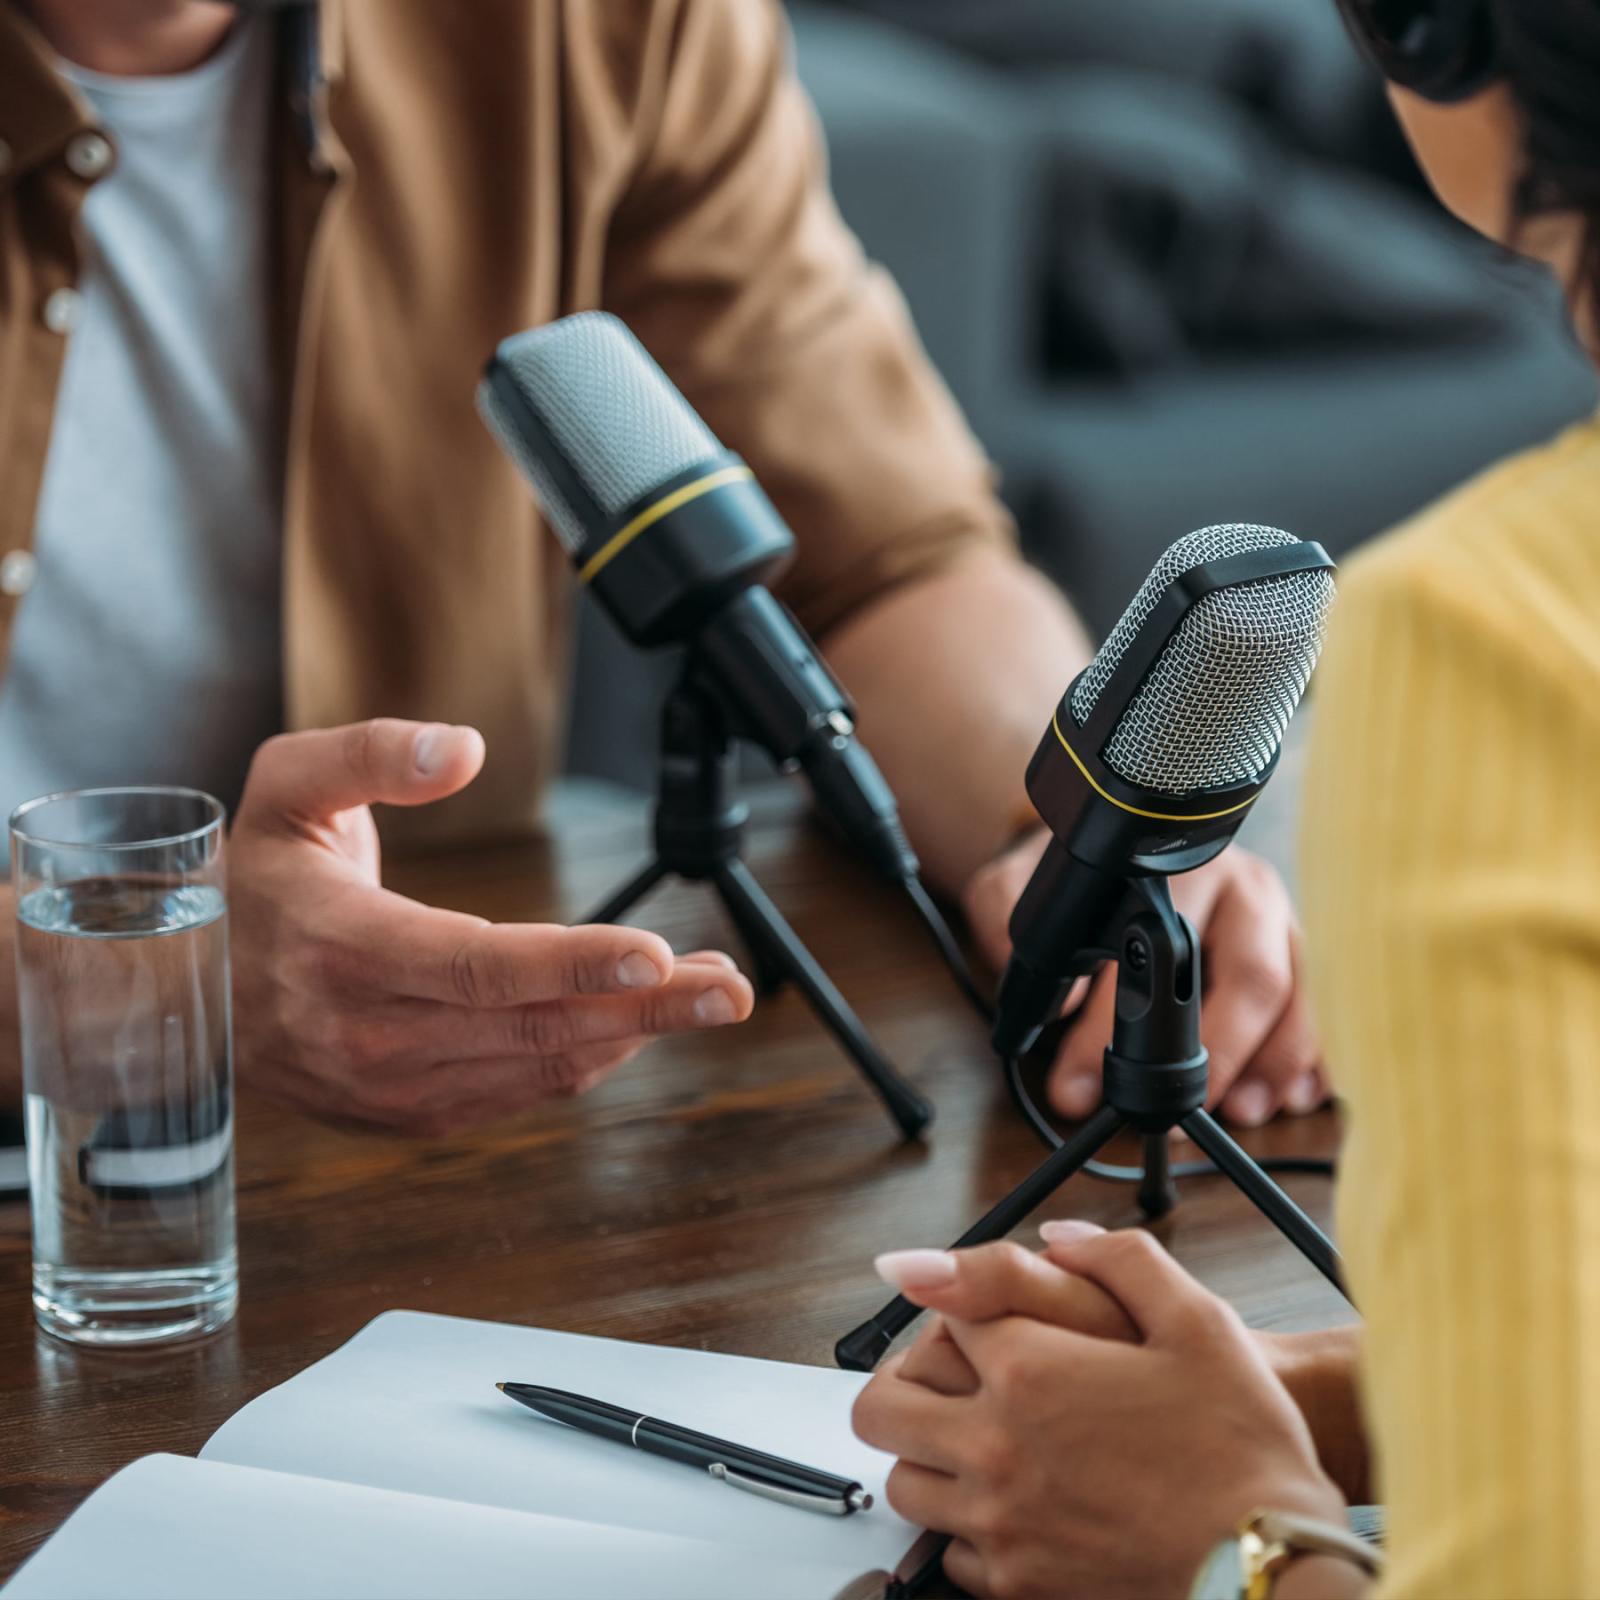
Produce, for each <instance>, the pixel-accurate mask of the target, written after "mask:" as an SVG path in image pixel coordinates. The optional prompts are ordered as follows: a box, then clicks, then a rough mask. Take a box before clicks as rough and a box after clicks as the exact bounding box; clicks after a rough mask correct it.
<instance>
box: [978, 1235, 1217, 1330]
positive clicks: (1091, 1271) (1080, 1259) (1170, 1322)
mask: <svg viewBox="0 0 1600 1600" xmlns="http://www.w3.org/2000/svg"><path fill="white" fill-rule="evenodd" d="M1050 1255H1051V1259H1052V1260H1054V1261H1056V1262H1058V1263H1059V1264H1060V1265H1061V1266H1063V1267H1065V1268H1066V1269H1067V1271H1068V1272H1073V1273H1077V1274H1078V1275H1079V1276H1081V1277H1084V1278H1087V1279H1089V1280H1090V1281H1091V1282H1093V1283H1095V1284H1097V1285H1098V1286H1099V1287H1100V1288H1102V1289H1104V1290H1105V1291H1106V1293H1107V1294H1109V1295H1111V1296H1112V1298H1113V1299H1115V1300H1116V1301H1117V1303H1118V1304H1119V1305H1120V1306H1121V1307H1122V1309H1123V1310H1124V1311H1125V1312H1126V1313H1127V1314H1128V1317H1129V1319H1130V1321H1131V1322H1132V1324H1133V1326H1134V1328H1135V1330H1136V1333H1137V1336H1138V1337H1141V1338H1143V1339H1146V1340H1162V1339H1172V1338H1176V1337H1180V1336H1183V1335H1184V1334H1186V1333H1187V1332H1188V1331H1189V1330H1191V1329H1192V1328H1193V1327H1194V1326H1195V1324H1196V1322H1197V1321H1198V1320H1202V1319H1208V1318H1209V1317H1211V1316H1212V1315H1214V1314H1215V1313H1217V1312H1218V1310H1219V1308H1220V1307H1221V1302H1220V1301H1218V1300H1216V1299H1215V1298H1214V1297H1213V1296H1212V1295H1211V1294H1209V1293H1208V1292H1207V1291H1206V1290H1205V1289H1203V1288H1202V1287H1201V1286H1200V1285H1199V1284H1198V1283H1197V1282H1196V1281H1195V1280H1194V1279H1193V1278H1191V1277H1190V1276H1189V1274H1188V1273H1187V1272H1185V1271H1184V1270H1183V1268H1182V1267H1180V1266H1179V1265H1178V1263H1177V1262H1176V1261H1174V1260H1173V1259H1172V1257H1171V1256H1170V1255H1168V1254H1167V1252H1166V1251H1165V1250H1163V1249H1162V1247H1161V1246H1160V1245H1159V1244H1158V1243H1157V1242H1156V1241H1155V1240H1154V1239H1153V1238H1152V1237H1151V1236H1150V1235H1149V1234H1148V1233H1143V1232H1141V1231H1139V1230H1138V1229H1137V1228H1128V1229H1124V1230H1123V1231H1122V1232H1119V1233H1098V1234H1089V1235H1086V1236H1084V1237H1081V1238H1079V1239H1077V1240H1075V1241H1074V1240H1070V1239H1062V1238H1060V1236H1059V1235H1058V1236H1057V1238H1056V1239H1054V1240H1052V1241H1051V1245H1050ZM951 1334H952V1336H953V1337H954V1338H955V1339H956V1342H957V1343H958V1344H963V1348H965V1344H964V1342H963V1329H962V1327H961V1326H960V1325H952V1327H951Z"/></svg>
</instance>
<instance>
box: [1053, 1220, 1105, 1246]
mask: <svg viewBox="0 0 1600 1600" xmlns="http://www.w3.org/2000/svg"><path fill="white" fill-rule="evenodd" d="M1105 1231H1106V1230H1105V1229H1104V1228H1102V1227H1101V1226H1100V1224H1099V1223H1098V1222H1083V1221H1080V1220H1079V1219H1078V1218H1077V1217H1063V1218H1061V1219H1060V1220H1059V1221H1053V1222H1041V1223H1040V1224H1039V1237H1040V1238H1041V1239H1043V1240H1044V1242H1045V1243H1046V1244H1082V1243H1083V1241H1084V1240H1085V1239H1092V1238H1094V1237H1095V1235H1096V1234H1101V1233H1104V1232H1105Z"/></svg>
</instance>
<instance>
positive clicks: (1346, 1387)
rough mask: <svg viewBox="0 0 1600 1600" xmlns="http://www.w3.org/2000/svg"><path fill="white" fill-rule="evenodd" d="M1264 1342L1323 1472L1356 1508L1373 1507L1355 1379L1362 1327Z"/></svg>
mask: <svg viewBox="0 0 1600 1600" xmlns="http://www.w3.org/2000/svg"><path fill="white" fill-rule="evenodd" d="M1260 1337H1261V1341H1262V1344H1263V1346H1264V1348H1265V1350H1266V1354H1267V1359H1268V1360H1269V1361H1270V1362H1271V1363H1272V1369H1273V1371H1274V1372H1276V1373H1277V1375H1278V1377H1279V1379H1280V1380H1281V1381H1282V1383H1283V1386H1284V1387H1285V1388H1286V1389H1287V1390H1288V1391H1289V1393H1290V1394H1291V1395H1293V1396H1294V1401H1295V1404H1296V1405H1297V1406H1299V1408H1300V1412H1301V1415H1302V1416H1304V1417H1305V1419H1306V1423H1307V1425H1308V1426H1309V1427H1310V1429H1311V1436H1312V1438H1313V1439H1315V1440H1316V1442H1317V1454H1318V1456H1319V1457H1320V1458H1321V1460H1322V1467H1323V1470H1324V1471H1325V1472H1326V1473H1327V1474H1328V1476H1329V1477H1330V1478H1332V1479H1333V1481H1334V1482H1335V1483H1336V1484H1338V1486H1339V1489H1340V1491H1341V1492H1342V1493H1343V1495H1344V1497H1345V1499H1346V1500H1347V1501H1349V1503H1350V1504H1351V1505H1357V1506H1358V1505H1367V1504H1369V1503H1370V1502H1371V1500H1372V1470H1371V1458H1370V1455H1369V1453H1368V1450H1367V1434H1366V1426H1365V1424H1364V1423H1363V1421H1362V1417H1361V1400H1360V1394H1359V1392H1358V1386H1357V1379H1356V1373H1357V1364H1358V1362H1359V1360H1360V1355H1361V1329H1360V1327H1359V1325H1357V1324H1351V1325H1350V1326H1348V1327H1343V1328H1325V1329H1320V1330H1318V1331H1317V1332H1315V1333H1264V1334H1262V1335H1261V1336H1260Z"/></svg>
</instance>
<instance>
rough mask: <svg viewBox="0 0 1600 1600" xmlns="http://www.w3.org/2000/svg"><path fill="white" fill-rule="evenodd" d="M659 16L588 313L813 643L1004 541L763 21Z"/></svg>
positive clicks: (737, 12)
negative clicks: (758, 549)
mask: <svg viewBox="0 0 1600 1600" xmlns="http://www.w3.org/2000/svg"><path fill="white" fill-rule="evenodd" d="M672 15H673V17H674V19H675V25H674V26H673V27H672V28H671V29H670V31H668V30H663V33H664V36H665V37H666V43H667V47H666V48H664V49H662V50H660V51H657V52H655V53H654V55H653V56H652V58H651V59H652V61H654V62H655V66H654V69H653V74H652V72H651V71H647V74H646V76H647V77H648V76H652V75H653V77H654V78H655V79H656V80H657V83H658V88H657V89H656V91H655V92H653V93H652V94H649V95H646V96H643V97H642V98H643V99H644V100H645V101H646V102H647V103H649V104H651V105H653V106H655V107H656V108H657V109H656V112H655V115H654V118H653V122H652V130H651V132H650V133H649V135H648V137H647V139H646V141H645V142H646V149H645V150H644V151H643V153H642V155H641V159H640V163H639V166H638V170H637V171H636V172H635V173H634V175H633V179H632V182H631V183H630V185H629V186H628V190H627V193H626V194H624V195H623V196H622V197H621V200H620V202H619V205H618V208H617V212H616V216H615V219H614V225H613V230H612V248H611V249H610V250H609V252H608V255H607V260H608V268H607V282H606V286H605V303H606V305H607V307H608V308H609V309H611V310H613V311H615V312H616V313H617V314H618V315H619V316H621V317H622V318H623V319H624V320H625V321H627V322H628V323H629V324H630V326H631V327H632V328H633V329H634V331H635V332H636V333H637V334H638V335H639V337H640V338H641V340H643V342H644V344H645V345H646V346H647V347H648V348H649V350H650V352H651V354H652V355H654V356H655V357H656V359H657V360H658V361H660V362H661V364H662V366H663V367H664V368H665V369H666V370H667V372H668V373H670V374H671V376H672V378H673V379H674V381H675V382H676V383H677V384H678V385H679V387H680V388H681V389H682V390H683V392H684V394H685V395H686V396H687V398H688V399H689V401H690V402H691V403H692V404H693V405H694V406H695V407H696V409H697V410H698V411H699V412H700V413H701V415H702V416H704V417H705V419H706V421H707V422H708V423H709V424H710V425H711V427H712V429H713V430H714V431H715V432H716V433H717V434H718V435H719V436H720V437H721V438H722V439H723V441H724V442H725V443H726V444H727V445H728V446H729V448H730V449H733V450H736V451H737V452H738V453H739V454H740V455H742V456H744V457H745V459H746V460H748V461H749V463H750V465H751V466H752V468H754V470H755V473H756V476H757V477H758V478H759V479H760V480H761V482H762V485H763V487H764V488H765V489H766V490H767V492H768V493H769V494H770V495H771V496H772V498H773V500H774V502H775V503H776V504H777V506H778V509H779V510H780V511H781V512H782V513H783V514H784V516H785V517H786V518H787V520H788V522H789V524H790V526H791V527H792V528H793V529H794V530H795V534H796V538H797V541H798V546H799V548H798V552H797V556H796V560H795V562H794V565H793V567H792V569H791V570H790V572H789V573H788V575H787V577H786V579H785V583H784V598H785V599H786V600H788V602H789V603H790V604H791V605H793V606H794V608H795V610H796V611H797V612H798V613H799V614H800V616H801V619H802V620H803V621H804V622H805V623H806V624H807V625H808V626H809V627H810V628H811V629H812V630H813V631H814V632H816V633H819V634H821V633H824V632H826V631H827V630H828V629H829V628H831V627H833V626H834V625H835V624H837V623H838V622H840V621H842V620H844V619H845V618H846V617H848V616H849V614H850V613H851V612H852V611H853V610H855V609H856V608H858V607H859V606H861V605H862V604H864V603H865V602H867V601H869V600H871V599H873V598H875V597H876V596H877V595H879V594H881V593H883V592H884V591H886V590H887V589H889V588H891V587H893V586H894V585H895V584H896V583H899V582H901V581H903V580H905V579H907V578H912V577H916V576H918V575H920V574H922V573H924V572H928V571H931V570H934V569H936V568H937V567H938V566H940V565H942V564H943V563H945V562H947V561H948V560H950V559H952V558H953V557H954V556H955V555H957V554H959V553H960V552H961V551H963V550H965V549H969V548H971V547H973V546H974V545H992V544H996V543H999V544H1002V545H1003V544H1005V543H1007V542H1008V541H1009V540H1010V538H1011V526H1010V522H1009V519H1008V517H1007V515H1006V513H1005V511H1004V509H1003V507H1002V506H1001V504H1000V502H999V500H998V499H997V498H996V495H995V493H994V477H993V473H992V470H991V468H990V466H989V463H988V461H987V460H986V458H985V456H984V454H983V452H982V450H981V449H980V448H979V446H978V444H977V442H976V440H975V439H974V438H973V436H972V434H971V432H970V431H969V429H968V428H967V426H966V423H965V422H964V421H963V419H962V417H961V415H960V412H959V410H958V409H957V407H956V404H955V402H954V400H953V399H952V398H951V397H950V395H949V393H948V391H947V390H946V389H945V387H944V384H943V383H942V382H941V381H940V379H939V377H938V375H937V373H935V371H934V370H933V367H932V366H931V364H930V363H929V361H928V359H927V357H926V355H925V354H924V352H923V350H922V346H921V344H920V342H919V341H918V339H917V335H916V333H915V331H914V329H913V327H912V325H911V319H910V317H909V315H908V314H907V312H906V309H905V305H904V303H903V301H902V300H901V297H900V295H899V294H898V292H897V291H896V290H895V288H894V286H893V284H892V283H891V282H890V280H889V279H888V277H887V276H886V275H885V274H884V273H883V272H881V271H880V270H878V269H876V268H874V267H872V266H871V265H869V263H868V262H867V261H866V260H865V258H864V257H863V255H862V252H861V248H860V246H859V244H858V243H857V241H856V239H855V237H854V236H853V235H852V234H851V233H850V231H849V229H848V228H847V227H846V226H845V224H844V222H843V221H842V219H841V218H840V216H839V214H838V211H837V210H836V209H835V206H834V203H833V200H832V197H831V195H830V193H829V190H828V181H827V169H826V160H825V157H824V153H823V147H822V140H821V136H820V133H819V131H818V128H817V126H816V118H815V116H814V114H813V112H812V108H811V105H810V102H809V101H808V100H807V98H806V95H805V92H804V90H803V89H802V88H801V86H800V83H799V81H798V79H797V78H796V76H795V73H794V68H793V64H792V61H791V59H790V51H789V39H788V30H787V27H786V25H785V23H784V19H783V13H782V9H781V7H780V6H779V5H778V4H777V3H776V0H680V3H679V4H678V5H677V7H676V8H675V10H674V11H673V12H672Z"/></svg>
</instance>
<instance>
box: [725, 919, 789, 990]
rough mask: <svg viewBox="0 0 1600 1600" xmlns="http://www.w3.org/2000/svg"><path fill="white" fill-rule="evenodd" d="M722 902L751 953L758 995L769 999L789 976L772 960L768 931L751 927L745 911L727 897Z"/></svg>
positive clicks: (754, 981)
mask: <svg viewBox="0 0 1600 1600" xmlns="http://www.w3.org/2000/svg"><path fill="white" fill-rule="evenodd" d="M722 902H723V904H724V906H726V907H727V911H728V918H729V920H730V921H731V922H732V923H733V925H734V927H735V928H736V929H737V930H738V933H739V937H740V939H742V940H743V941H744V947H745V949H746V950H747V951H749V953H750V977H751V980H752V981H753V983H754V984H755V990H756V993H757V994H758V995H760V996H761V998H762V999H763V1000H765V999H769V998H770V997H771V996H773V995H775V994H776V993H777V992H778V991H779V990H780V989H781V988H782V987H783V984H784V979H785V977H786V976H787V974H786V973H785V972H784V970H783V968H782V967H780V966H779V965H778V964H777V963H776V962H775V961H773V959H772V954H771V950H770V948H769V945H768V941H767V938H766V930H765V929H763V928H762V927H760V926H759V925H756V926H754V927H752V926H750V925H749V924H748V923H747V922H746V921H745V917H744V911H743V909H742V908H741V907H740V906H736V905H735V904H734V903H733V902H732V901H731V900H729V898H728V897H727V896H726V895H724V896H723V897H722Z"/></svg>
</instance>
